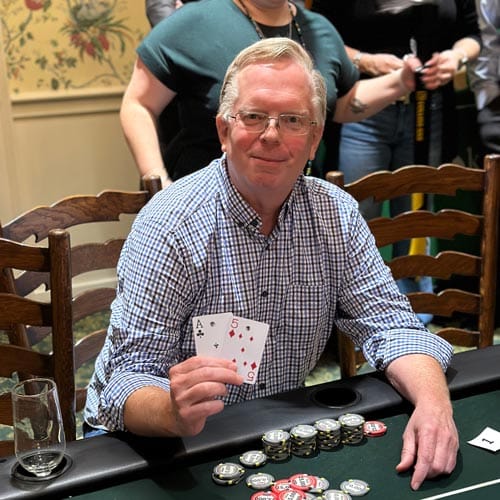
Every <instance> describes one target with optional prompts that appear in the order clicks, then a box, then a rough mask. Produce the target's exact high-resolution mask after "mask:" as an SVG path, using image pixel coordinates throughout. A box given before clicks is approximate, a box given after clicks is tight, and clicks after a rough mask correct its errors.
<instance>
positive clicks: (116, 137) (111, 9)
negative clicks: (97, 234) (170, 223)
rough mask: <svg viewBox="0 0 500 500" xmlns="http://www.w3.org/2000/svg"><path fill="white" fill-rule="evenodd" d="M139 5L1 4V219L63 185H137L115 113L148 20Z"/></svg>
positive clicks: (82, 188)
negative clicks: (91, 20)
mask: <svg viewBox="0 0 500 500" xmlns="http://www.w3.org/2000/svg"><path fill="white" fill-rule="evenodd" d="M38 5H40V6H41V7H40V8H37V6H38ZM30 6H31V8H30ZM106 6H107V7H106ZM103 9H104V10H103ZM106 9H107V10H106ZM144 9H145V7H144V3H143V2H136V1H135V0H117V1H116V2H102V1H93V0H87V1H85V2H83V1H78V0H74V1H72V2H70V3H66V2H51V3H49V2H47V1H46V0H37V1H36V2H30V3H25V2H6V3H2V4H0V14H1V15H2V21H5V22H3V23H2V24H3V33H1V32H0V44H1V45H0V221H3V222H7V221H8V220H10V219H12V218H13V217H15V216H17V215H18V214H20V213H22V212H23V211H25V210H27V209H29V208H31V207H33V206H36V205H40V204H51V203H53V202H54V201H56V200H58V199H60V198H62V197H64V196H67V195H72V194H97V193H98V192H99V191H101V190H104V189H136V188H137V186H138V174H137V171H136V169H135V166H134V163H133V160H132V157H131V155H130V153H129V151H128V148H127V145H126V143H125V140H124V138H123V136H122V132H121V127H120V123H119V117H118V113H119V108H120V103H121V97H122V95H123V91H124V89H125V85H126V83H127V81H128V78H129V77H130V72H131V68H132V65H133V61H134V60H135V48H136V46H137V44H138V43H139V42H140V39H141V38H142V37H143V36H144V34H145V33H147V32H148V30H149V26H148V23H147V20H146V16H145V11H144ZM88 19H94V21H95V22H91V23H90V24H91V25H90V26H89V23H88V22H87V20H88ZM103 20H104V21H103ZM19 26H22V29H20V28H19ZM77 42H78V43H77ZM84 43H85V44H87V45H83V44H84ZM87 49H89V50H87ZM41 61H43V64H42V63H41ZM110 68H113V71H111V70H110Z"/></svg>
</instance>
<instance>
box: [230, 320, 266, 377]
mask: <svg viewBox="0 0 500 500" xmlns="http://www.w3.org/2000/svg"><path fill="white" fill-rule="evenodd" d="M268 331H269V325H267V324H266V323H260V322H259V321H253V320H251V319H246V318H240V317H238V316H234V317H233V319H232V321H231V324H230V327H229V330H228V331H227V333H226V336H225V339H224V341H223V344H222V352H221V357H223V358H225V359H230V360H231V361H233V362H235V363H236V365H237V367H238V373H239V374H240V375H241V376H242V377H243V378H244V382H245V383H246V384H255V382H256V380H257V373H258V371H259V366H260V362H261V359H262V353H263V352H264V345H265V343H266V339H267V334H268Z"/></svg>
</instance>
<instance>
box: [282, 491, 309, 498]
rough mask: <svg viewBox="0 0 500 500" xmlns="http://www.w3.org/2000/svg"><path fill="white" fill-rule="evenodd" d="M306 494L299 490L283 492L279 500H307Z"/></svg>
mask: <svg viewBox="0 0 500 500" xmlns="http://www.w3.org/2000/svg"><path fill="white" fill-rule="evenodd" d="M305 498H306V494H305V493H304V492H303V491H298V490H285V491H281V492H280V493H279V495H278V500H305Z"/></svg>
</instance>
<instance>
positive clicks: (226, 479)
mask: <svg viewBox="0 0 500 500" xmlns="http://www.w3.org/2000/svg"><path fill="white" fill-rule="evenodd" d="M244 475H245V469H244V468H243V467H241V465H238V464H234V463H232V462H222V463H220V464H217V465H216V466H215V467H214V468H213V470H212V480H213V482H214V483H216V484H219V485H221V486H234V485H235V484H238V483H239V482H240V481H241V480H242V479H243V476H244Z"/></svg>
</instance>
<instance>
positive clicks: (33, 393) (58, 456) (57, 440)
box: [12, 378, 66, 478]
mask: <svg viewBox="0 0 500 500" xmlns="http://www.w3.org/2000/svg"><path fill="white" fill-rule="evenodd" d="M12 409H13V416H14V446H15V452H16V457H17V459H18V460H19V463H20V464H21V465H22V467H23V468H24V469H25V470H27V471H28V472H31V473H32V474H34V475H35V476H36V477H40V478H42V477H47V476H48V475H50V473H51V472H52V470H53V469H55V468H56V467H57V466H58V465H59V464H60V463H61V461H62V459H63V457H64V452H65V450H66V439H65V437H64V428H63V422H62V417H61V408H60V406H59V398H58V396H57V387H56V384H55V383H54V381H52V380H50V379H46V378H33V379H28V380H24V381H22V382H19V383H18V384H16V385H15V386H14V387H13V389H12Z"/></svg>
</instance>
